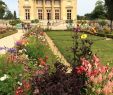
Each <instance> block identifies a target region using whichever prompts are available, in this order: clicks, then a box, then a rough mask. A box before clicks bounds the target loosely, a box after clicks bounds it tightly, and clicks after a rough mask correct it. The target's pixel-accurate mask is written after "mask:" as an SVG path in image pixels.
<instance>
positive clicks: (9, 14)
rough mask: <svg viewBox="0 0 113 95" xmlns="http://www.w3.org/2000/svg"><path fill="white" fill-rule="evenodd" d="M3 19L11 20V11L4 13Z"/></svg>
mask: <svg viewBox="0 0 113 95" xmlns="http://www.w3.org/2000/svg"><path fill="white" fill-rule="evenodd" d="M4 19H13V14H12V13H11V11H9V10H7V11H6V14H5V16H4Z"/></svg>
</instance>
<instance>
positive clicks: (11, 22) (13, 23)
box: [9, 19, 21, 26]
mask: <svg viewBox="0 0 113 95" xmlns="http://www.w3.org/2000/svg"><path fill="white" fill-rule="evenodd" d="M19 23H21V20H19V19H16V20H12V21H10V22H9V24H10V25H12V26H15V25H16V24H19Z"/></svg>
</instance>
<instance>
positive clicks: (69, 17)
mask: <svg viewBox="0 0 113 95" xmlns="http://www.w3.org/2000/svg"><path fill="white" fill-rule="evenodd" d="M67 20H71V9H68V10H67Z"/></svg>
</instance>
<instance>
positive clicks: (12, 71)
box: [0, 57, 24, 95]
mask: <svg viewBox="0 0 113 95" xmlns="http://www.w3.org/2000/svg"><path fill="white" fill-rule="evenodd" d="M23 71H24V69H23V66H22V65H21V64H15V63H13V62H9V61H8V60H7V57H0V94H1V95H14V93H15V92H14V91H15V87H16V85H18V81H21V77H20V75H21V74H22V73H23Z"/></svg>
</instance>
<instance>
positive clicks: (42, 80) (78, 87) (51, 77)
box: [32, 62, 86, 95]
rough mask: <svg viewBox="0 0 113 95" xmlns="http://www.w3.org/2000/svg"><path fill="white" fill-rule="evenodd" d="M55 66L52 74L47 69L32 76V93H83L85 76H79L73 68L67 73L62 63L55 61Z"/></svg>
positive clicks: (65, 94) (35, 94)
mask: <svg viewBox="0 0 113 95" xmlns="http://www.w3.org/2000/svg"><path fill="white" fill-rule="evenodd" d="M55 68H56V71H55V72H53V73H52V74H49V72H48V69H47V70H46V71H43V75H42V74H39V75H38V76H36V77H34V78H33V81H32V88H33V90H32V93H33V95H85V88H86V85H85V78H82V77H80V76H79V75H78V74H77V73H76V71H75V70H73V71H72V72H71V73H67V67H66V66H64V65H63V64H62V63H59V62H56V63H55ZM40 72H41V71H40Z"/></svg>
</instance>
